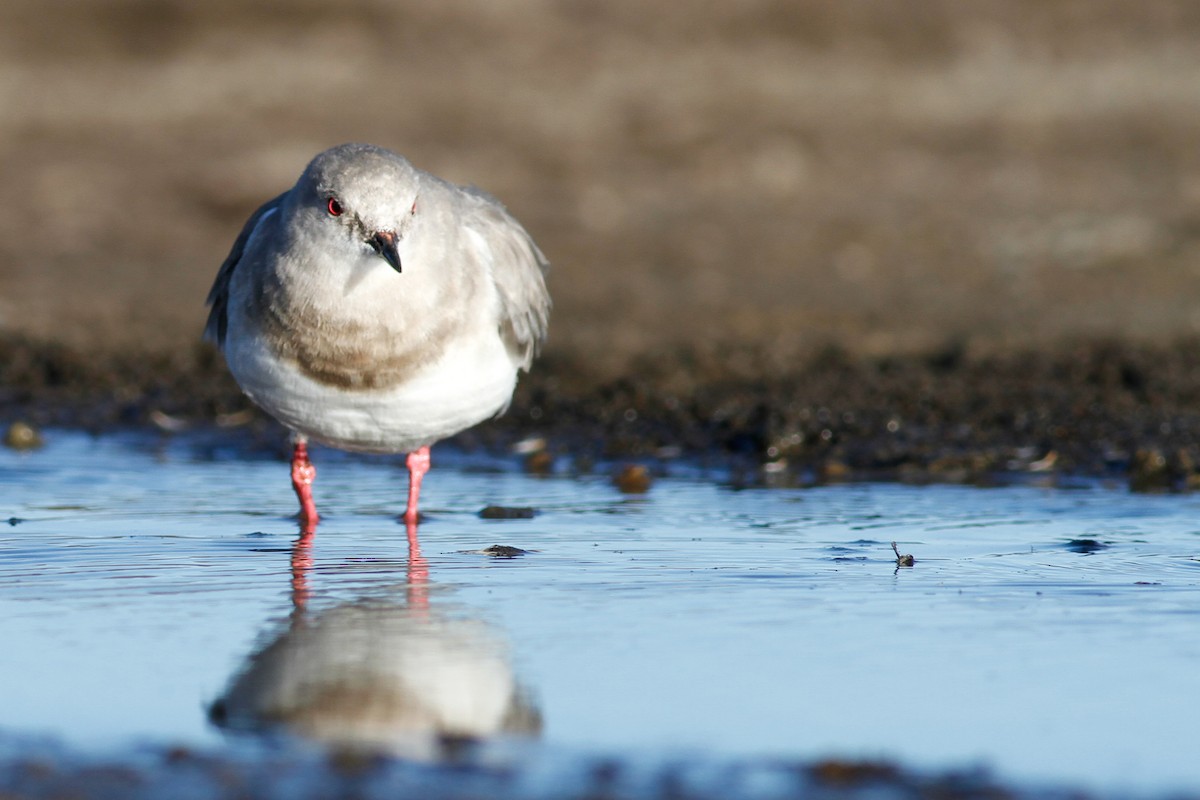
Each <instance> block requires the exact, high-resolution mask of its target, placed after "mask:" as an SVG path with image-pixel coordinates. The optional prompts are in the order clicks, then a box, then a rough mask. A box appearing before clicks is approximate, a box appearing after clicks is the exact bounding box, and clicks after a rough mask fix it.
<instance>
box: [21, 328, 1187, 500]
mask: <svg viewBox="0 0 1200 800" xmlns="http://www.w3.org/2000/svg"><path fill="white" fill-rule="evenodd" d="M0 417H2V419H3V421H4V422H5V424H6V425H7V424H8V423H11V422H13V421H15V420H24V421H28V422H30V423H32V424H34V425H37V426H59V427H70V428H82V429H86V430H91V431H96V432H102V431H105V430H110V429H114V428H127V427H146V426H157V427H159V428H162V429H164V430H166V431H174V430H185V429H197V428H205V427H209V428H212V427H225V428H228V429H230V432H231V435H237V436H239V437H243V438H244V440H245V441H246V443H247V446H248V447H249V446H265V447H270V446H277V445H273V444H272V443H273V442H277V443H279V444H282V441H281V439H282V437H281V436H280V431H279V429H278V427H277V426H276V425H275V423H273V422H272V421H270V420H269V419H266V418H265V416H264V415H262V414H261V413H258V412H257V411H255V410H254V409H253V407H252V406H251V405H250V404H249V402H248V401H247V400H246V399H245V398H244V397H243V396H242V395H241V393H240V392H239V391H238V388H237V386H236V385H235V384H234V382H233V381H232V379H231V378H230V377H229V375H228V373H227V372H226V370H225V366H224V364H223V362H222V360H221V357H220V355H219V354H217V353H215V352H214V351H213V350H212V349H210V348H208V347H207V346H197V347H196V348H194V349H192V350H189V351H183V352H170V353H131V352H105V351H103V350H97V351H96V352H87V351H84V350H81V349H77V348H70V347H66V346H63V345H57V344H47V343H43V342H38V341H34V340H30V339H25V338H19V337H7V338H0ZM529 437H538V438H539V439H541V440H543V441H544V443H545V445H544V447H545V451H546V452H547V453H549V454H550V455H553V456H560V457H566V458H568V459H574V460H575V461H576V462H578V463H579V464H587V463H590V462H594V461H596V460H640V459H646V460H670V459H674V458H690V459H699V460H707V461H712V460H715V461H720V462H724V463H727V464H729V465H730V466H732V467H734V468H735V473H736V474H737V475H740V476H741V479H743V480H745V481H746V482H758V481H768V482H779V483H785V484H786V483H807V482H822V481H830V480H856V479H866V478H874V479H901V480H913V481H930V480H933V481H962V482H987V481H989V480H994V479H996V478H997V477H999V476H1002V475H1005V474H1009V475H1011V474H1016V473H1041V474H1047V475H1058V476H1062V475H1088V476H1115V477H1120V478H1122V479H1128V480H1129V481H1130V482H1131V485H1132V486H1133V487H1134V488H1135V489H1143V490H1186V489H1190V488H1194V487H1196V486H1200V466H1198V465H1200V341H1197V340H1190V339H1189V340H1180V341H1176V342H1173V343H1171V344H1164V345H1153V346H1150V345H1134V344H1129V343H1121V342H1112V341H1104V342H1087V343H1082V344H1077V345H1072V346H1061V347H1056V348H1050V349H1046V350H1023V351H1019V352H1009V353H1003V354H992V355H970V354H967V353H966V352H964V351H963V350H961V349H957V348H948V349H945V350H943V351H940V352H935V353H929V354H925V355H903V356H890V357H861V356H853V355H850V354H847V353H845V352H842V351H839V350H825V351H823V352H819V353H815V354H813V355H811V356H809V357H807V358H803V359H793V360H788V359H785V358H783V357H781V356H779V355H778V354H776V353H773V352H771V349H770V348H769V347H761V348H752V349H729V350H724V351H709V352H703V353H701V352H695V351H675V352H670V353H662V354H659V355H657V356H655V357H645V358H643V359H641V360H639V361H638V362H635V363H634V364H633V365H632V366H631V367H630V368H629V369H628V370H626V372H625V374H624V375H623V376H621V377H617V378H610V379H598V378H596V377H595V376H594V375H593V374H591V373H590V372H589V370H588V367H587V364H586V361H585V360H584V359H580V358H569V357H564V356H562V355H551V356H550V357H547V358H544V359H543V360H542V361H541V362H539V363H538V364H537V365H536V367H535V369H534V372H533V373H532V374H531V375H526V376H523V377H522V381H521V385H520V387H519V388H518V391H517V394H516V397H515V398H514V401H513V405H512V407H511V408H510V409H509V412H508V413H507V414H506V415H505V416H503V417H501V418H499V419H496V420H494V421H491V422H488V423H486V424H484V425H482V426H480V427H479V428H477V429H475V430H473V431H469V432H467V433H465V434H462V435H461V436H459V437H458V444H460V445H461V446H464V447H467V448H474V447H486V448H502V447H506V446H509V445H511V444H512V443H514V442H516V441H518V440H522V439H528V438H529ZM539 463H546V462H545V461H542V462H538V461H537V460H536V459H535V460H534V462H533V463H532V464H531V468H536V467H537V465H538V464H539Z"/></svg>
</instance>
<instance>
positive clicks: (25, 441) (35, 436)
mask: <svg viewBox="0 0 1200 800" xmlns="http://www.w3.org/2000/svg"><path fill="white" fill-rule="evenodd" d="M43 444H44V442H43V441H42V434H41V433H40V432H39V431H38V429H37V428H35V427H33V426H32V425H30V424H29V423H27V422H20V421H17V422H14V423H13V424H11V425H9V426H8V430H7V431H5V432H4V446H5V447H11V448H12V449H13V450H36V449H38V448H39V447H41V446H42V445H43Z"/></svg>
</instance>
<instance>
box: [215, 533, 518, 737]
mask: <svg viewBox="0 0 1200 800" xmlns="http://www.w3.org/2000/svg"><path fill="white" fill-rule="evenodd" d="M311 548H312V535H311V534H302V535H301V536H300V538H299V539H297V541H296V543H295V545H294V547H293V550H292V605H293V611H292V615H291V618H290V619H289V621H288V623H287V627H286V628H285V629H284V631H283V632H282V633H281V634H279V635H278V636H277V637H276V638H275V639H274V640H273V641H271V642H270V643H269V644H268V645H267V646H266V647H264V648H263V649H261V650H259V651H258V652H256V653H254V654H253V655H251V656H250V657H249V658H248V659H247V661H246V664H245V665H244V666H243V668H242V669H241V671H240V672H239V673H238V674H237V675H236V676H235V677H234V679H233V680H232V682H231V683H230V685H229V687H228V689H227V690H226V692H225V694H224V696H223V697H221V698H220V699H218V700H217V701H215V702H214V703H213V704H212V706H211V708H210V711H209V716H210V719H211V720H212V722H213V723H214V724H216V725H217V726H218V727H220V728H222V729H225V730H231V731H250V732H257V733H264V734H271V733H276V732H279V731H285V732H287V733H291V734H296V735H298V736H301V737H303V738H306V739H310V740H314V741H317V742H320V743H323V744H327V745H330V746H332V747H334V748H337V749H352V750H366V751H372V752H383V753H387V754H390V755H397V756H401V757H404V758H413V759H423V760H440V759H445V758H450V757H456V756H459V755H461V754H463V753H464V752H467V751H469V748H466V747H464V745H468V744H470V743H473V742H477V741H480V740H483V739H487V738H490V737H494V736H498V735H502V734H510V735H523V736H536V735H537V734H538V733H539V732H540V730H541V714H540V712H539V711H538V709H537V708H536V707H535V706H534V705H533V703H532V702H531V701H530V699H529V697H528V695H527V694H526V693H525V691H524V690H523V689H522V688H521V686H520V685H519V684H518V683H517V681H516V678H515V676H514V674H513V671H512V667H511V665H510V663H509V661H508V659H507V658H506V656H505V646H504V642H503V641H502V640H501V639H500V638H499V637H498V636H497V635H496V633H495V632H494V631H493V630H491V629H490V628H489V627H487V626H486V625H484V624H483V623H482V622H480V621H478V620H471V619H462V618H459V617H455V616H450V615H447V614H442V613H439V611H438V609H436V608H431V604H430V598H429V569H428V566H427V564H426V562H425V559H424V558H422V557H421V553H420V548H419V545H418V543H417V539H416V530H415V527H410V530H409V557H408V570H407V577H408V580H407V582H406V584H405V587H404V595H405V596H404V600H403V601H401V600H399V599H398V598H395V597H386V598H383V599H370V598H364V599H361V600H359V601H356V602H352V603H345V604H343V605H338V606H335V607H333V608H330V609H328V610H324V611H319V612H313V611H310V610H309V608H308V606H309V601H310V599H311V597H310V595H311V590H310V588H309V584H308V577H309V573H310V572H311V570H312V562H313V559H312V549H311Z"/></svg>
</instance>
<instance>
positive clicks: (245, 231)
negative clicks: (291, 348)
mask: <svg viewBox="0 0 1200 800" xmlns="http://www.w3.org/2000/svg"><path fill="white" fill-rule="evenodd" d="M286 194H287V192H284V193H283V194H281V195H279V196H278V197H276V198H274V199H272V200H268V201H267V202H265V203H263V204H262V205H261V206H259V207H258V210H257V211H255V212H254V213H253V214H251V215H250V219H248V220H246V224H245V226H243V227H242V232H241V233H239V234H238V237H237V239H235V240H234V242H233V249H232V250H230V251H229V255H228V256H226V257H225V261H224V263H222V264H221V268H220V269H219V270H217V279H216V280H215V281H213V285H212V289H211V290H209V292H208V300H206V301H205V305H208V306H210V307H211V310H210V311H209V312H208V322H206V323H205V324H204V338H205V339H207V340H208V341H210V342H212V343H213V344H215V345H217V346H218V347H221V346H223V345H224V344H225V330H226V327H227V326H228V322H229V316H228V312H229V282H230V280H232V279H233V271H234V270H235V269H237V265H238V264H239V263H241V260H242V254H243V253H244V252H245V251H246V243H247V242H248V241H250V237H251V236H252V235H253V234H254V231H255V229H257V228H258V223H260V222H262V221H263V219H265V218H266V217H267V215H269V214H270V213H272V212H273V211H275V210H276V209H278V208H279V204H280V202H282V201H283V196H284V195H286Z"/></svg>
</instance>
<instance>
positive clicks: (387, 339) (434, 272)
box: [204, 143, 551, 532]
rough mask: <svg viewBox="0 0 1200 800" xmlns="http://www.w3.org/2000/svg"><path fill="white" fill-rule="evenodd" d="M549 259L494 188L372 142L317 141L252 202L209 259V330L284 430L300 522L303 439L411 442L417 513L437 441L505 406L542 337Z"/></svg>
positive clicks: (367, 444) (401, 448)
mask: <svg viewBox="0 0 1200 800" xmlns="http://www.w3.org/2000/svg"><path fill="white" fill-rule="evenodd" d="M548 270H549V262H548V261H547V260H546V257H545V255H543V253H542V251H541V250H540V249H539V248H538V246H537V245H536V244H535V243H534V241H533V239H532V237H531V236H530V235H529V233H528V232H526V230H525V229H524V228H523V227H522V226H521V224H520V223H519V222H517V220H516V219H514V218H513V217H512V215H511V214H509V212H508V211H507V210H506V209H505V207H504V206H503V205H502V204H501V203H500V202H499V201H498V200H496V199H495V198H494V197H492V196H491V195H489V194H487V193H486V192H484V191H482V190H480V189H477V188H475V187H473V186H459V185H456V184H453V183H450V182H448V181H445V180H442V179H441V178H438V177H436V176H434V175H432V174H430V173H428V172H425V171H423V170H420V169H418V168H417V167H415V166H413V165H412V164H411V163H410V162H409V161H408V159H406V158H404V157H403V156H401V155H399V154H397V153H395V152H393V151H391V150H388V149H386V148H383V147H379V146H377V145H371V144H360V143H349V144H341V145H338V146H336V147H331V148H329V149H327V150H324V151H323V152H321V153H318V154H317V155H316V156H315V157H314V158H313V159H312V161H310V162H309V164H308V165H307V166H306V167H305V169H304V171H303V172H302V173H301V175H300V177H299V179H298V180H297V181H296V183H295V185H294V186H292V187H291V188H290V189H288V190H287V191H285V192H283V193H282V194H280V195H279V196H277V197H275V198H273V199H271V200H268V201H267V202H265V203H263V204H262V205H261V206H260V207H259V208H258V209H257V210H256V211H255V212H254V213H253V214H251V215H250V218H249V220H247V222H246V224H245V226H244V227H243V228H242V230H241V232H240V233H239V234H238V236H237V238H236V239H235V241H234V243H233V247H232V249H231V250H230V252H229V255H228V257H226V259H225V261H224V262H223V263H222V264H221V266H220V268H219V269H218V271H217V275H216V279H215V280H214V282H213V286H212V290H211V291H210V292H209V295H208V300H207V305H208V307H209V315H208V320H207V323H206V325H205V329H204V338H205V339H207V340H209V341H211V342H213V343H214V344H216V346H217V347H218V348H219V349H220V350H221V352H222V353H223V355H224V357H225V362H226V364H227V366H228V368H229V371H230V372H231V373H232V375H233V377H234V379H235V380H236V381H237V383H238V385H239V386H240V387H241V389H242V391H243V392H244V393H245V394H246V395H247V396H248V397H249V398H250V400H251V401H252V402H254V403H255V404H256V405H258V406H259V407H260V408H262V409H263V410H264V411H266V412H267V413H268V414H270V415H271V416H272V417H274V418H275V419H276V420H278V421H279V422H281V423H282V424H283V425H284V426H286V427H287V428H288V429H289V430H290V431H291V439H292V445H293V449H292V462H291V478H292V487H293V489H294V490H295V492H296V497H297V499H298V500H299V502H300V523H301V530H302V532H311V531H312V530H315V528H316V525H317V522H318V521H319V515H318V513H317V508H316V503H315V501H314V499H313V493H312V487H313V482H314V480H315V478H316V468H315V467H314V466H313V464H312V461H311V459H310V457H309V454H308V446H307V445H308V442H309V440H313V441H316V442H320V443H323V444H326V445H330V446H332V447H335V448H340V449H343V450H349V451H355V452H365V453H385V454H387V453H391V454H394V453H407V454H408V456H407V460H406V465H407V468H408V475H409V486H408V502H407V505H406V507H405V511H404V514H403V517H402V519H403V520H404V521H405V522H406V523H407V524H409V525H411V526H415V525H416V524H417V522H418V519H419V515H418V509H417V506H418V501H419V496H420V490H421V481H422V478H423V477H424V476H425V474H426V472H428V470H429V467H430V446H431V445H432V444H434V443H435V442H437V441H439V440H441V439H444V438H446V437H449V436H452V435H454V434H456V433H459V432H460V431H463V430H466V429H467V428H470V427H472V426H474V425H476V424H478V423H480V422H482V421H484V420H486V419H488V418H490V417H494V416H498V415H500V414H502V413H503V412H504V411H505V410H507V408H508V406H509V404H510V402H511V399H512V394H513V391H514V388H515V386H516V382H517V376H518V373H519V372H520V371H522V370H524V371H528V370H529V368H530V366H531V365H532V363H533V360H534V357H535V356H536V355H537V354H538V353H539V351H540V349H541V347H542V344H543V343H544V341H545V339H546V332H547V325H548V321H549V314H550V308H551V300H550V294H549V292H548V290H547V286H546V276H547V272H548Z"/></svg>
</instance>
